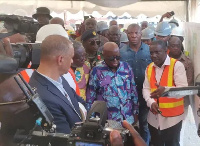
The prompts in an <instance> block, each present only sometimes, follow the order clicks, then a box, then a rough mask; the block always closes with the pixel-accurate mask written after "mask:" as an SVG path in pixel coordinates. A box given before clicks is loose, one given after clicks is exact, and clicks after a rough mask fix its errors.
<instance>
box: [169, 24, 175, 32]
mask: <svg viewBox="0 0 200 146" xmlns="http://www.w3.org/2000/svg"><path fill="white" fill-rule="evenodd" d="M169 25H170V26H171V29H172V30H173V29H174V28H176V27H177V25H176V24H175V23H169Z"/></svg>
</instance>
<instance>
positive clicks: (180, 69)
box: [143, 40, 188, 146]
mask: <svg viewBox="0 0 200 146" xmlns="http://www.w3.org/2000/svg"><path fill="white" fill-rule="evenodd" d="M150 54H151V59H152V61H153V62H152V63H151V64H149V65H148V66H147V68H146V72H145V81H144V84H143V97H144V99H145V100H146V102H147V106H148V107H150V111H149V114H148V118H147V121H148V123H149V130H150V133H151V141H152V144H153V145H154V146H179V145H180V144H179V141H180V130H181V127H182V120H183V119H184V99H183V97H161V95H162V93H163V92H164V90H165V88H170V87H185V86H188V83H187V77H186V71H185V68H184V65H183V64H182V63H181V62H179V61H177V60H176V59H173V58H170V57H169V56H168V55H167V46H166V43H165V42H164V41H162V40H157V41H154V42H152V44H151V45H150Z"/></svg>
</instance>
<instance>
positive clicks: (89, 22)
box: [85, 18, 97, 31]
mask: <svg viewBox="0 0 200 146" xmlns="http://www.w3.org/2000/svg"><path fill="white" fill-rule="evenodd" d="M85 30H94V31H96V30H97V21H96V20H95V19H94V18H88V19H86V20H85Z"/></svg>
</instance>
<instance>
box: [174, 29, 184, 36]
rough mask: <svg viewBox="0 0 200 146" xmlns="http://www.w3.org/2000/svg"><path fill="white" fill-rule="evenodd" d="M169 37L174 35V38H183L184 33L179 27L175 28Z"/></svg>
mask: <svg viewBox="0 0 200 146" xmlns="http://www.w3.org/2000/svg"><path fill="white" fill-rule="evenodd" d="M171 35H174V36H182V37H184V36H185V34H184V31H183V29H182V28H181V27H176V28H174V29H173V30H172V33H171Z"/></svg>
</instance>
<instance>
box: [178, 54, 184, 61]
mask: <svg viewBox="0 0 200 146" xmlns="http://www.w3.org/2000/svg"><path fill="white" fill-rule="evenodd" d="M178 60H184V61H185V60H186V56H185V54H183V53H182V54H181V56H180V58H179V59H178Z"/></svg>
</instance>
